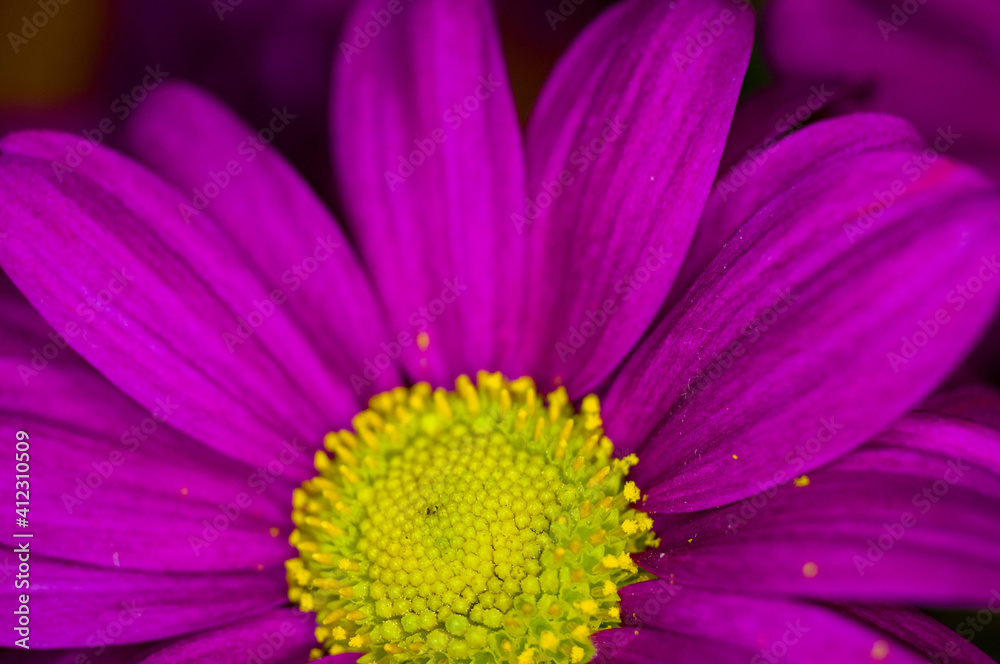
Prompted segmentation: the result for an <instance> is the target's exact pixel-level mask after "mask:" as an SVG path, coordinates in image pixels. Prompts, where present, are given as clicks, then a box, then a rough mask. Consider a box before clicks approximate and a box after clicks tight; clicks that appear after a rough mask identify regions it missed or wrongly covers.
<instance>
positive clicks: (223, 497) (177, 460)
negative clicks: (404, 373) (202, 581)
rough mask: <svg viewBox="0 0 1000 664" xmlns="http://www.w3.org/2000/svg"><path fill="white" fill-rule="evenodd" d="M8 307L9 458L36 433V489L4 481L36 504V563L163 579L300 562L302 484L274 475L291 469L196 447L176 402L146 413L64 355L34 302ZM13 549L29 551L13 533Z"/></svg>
mask: <svg viewBox="0 0 1000 664" xmlns="http://www.w3.org/2000/svg"><path fill="white" fill-rule="evenodd" d="M0 307H2V309H3V312H4V320H5V325H4V327H3V329H2V330H0V348H2V349H3V350H2V351H0V413H2V415H3V417H2V418H0V419H2V423H0V429H2V431H3V448H4V450H5V451H6V452H5V453H6V454H7V456H8V457H9V458H11V459H15V445H16V444H17V442H18V440H19V438H18V432H21V431H23V432H24V435H22V436H21V437H22V438H24V440H23V441H21V442H23V446H22V447H23V448H26V449H25V456H24V457H23V458H22V460H24V461H25V463H26V464H27V468H29V473H28V475H29V479H30V481H29V482H28V483H26V484H23V485H19V484H17V478H16V477H15V475H14V473H10V474H7V475H4V476H3V477H0V495H3V496H4V497H5V499H7V501H8V504H11V505H14V504H15V502H16V500H19V499H20V500H23V499H24V498H25V497H28V504H29V505H30V510H26V514H27V516H28V518H27V519H26V521H27V525H28V526H30V528H27V527H26V530H24V531H23V532H31V533H32V535H33V538H32V540H31V548H32V551H33V552H37V553H40V554H43V555H48V556H53V557H60V558H63V559H66V560H72V561H77V562H84V563H90V564H92V565H99V566H104V567H120V568H122V569H132V570H156V571H163V570H188V571H204V570H210V569H221V570H235V569H245V570H253V569H255V568H256V567H257V565H261V564H263V565H274V564H279V563H280V562H281V561H282V559H283V558H286V557H288V553H289V547H288V546H287V543H286V542H285V541H284V539H285V537H287V534H288V532H287V531H288V528H287V525H286V523H287V512H288V508H287V505H289V504H290V501H291V485H290V484H289V483H288V482H287V481H284V480H283V479H282V474H283V473H282V472H277V473H274V472H273V471H282V470H284V467H285V466H284V464H282V465H281V467H273V468H272V469H271V470H270V471H268V470H267V469H264V470H263V471H258V470H257V469H254V468H252V467H250V466H247V465H245V464H243V463H240V462H237V461H234V460H232V459H230V458H227V457H225V456H223V455H222V454H220V453H218V452H214V451H212V450H211V449H209V448H207V447H205V446H203V445H201V444H199V443H197V442H195V441H193V440H191V439H190V438H189V437H188V436H185V435H184V434H181V433H180V432H178V431H177V430H176V429H174V428H172V427H171V426H170V420H171V418H172V415H173V413H174V408H175V407H176V405H177V404H176V403H175V401H173V400H172V399H165V400H164V401H163V402H162V404H161V405H159V406H156V407H155V408H154V409H153V412H149V411H145V410H143V409H142V408H141V407H139V406H138V405H137V404H136V403H135V402H133V401H132V400H131V399H129V398H128V397H126V396H125V395H124V394H122V393H121V392H120V391H119V390H118V389H117V388H116V387H115V386H113V385H112V384H110V383H109V382H108V381H107V380H106V379H105V378H103V377H102V376H101V375H100V374H99V373H97V372H96V371H95V370H94V369H92V368H91V367H89V366H88V365H87V364H86V363H85V362H84V361H83V360H82V359H81V358H80V357H79V356H78V355H77V354H76V353H75V352H74V351H73V350H72V349H70V348H59V347H58V346H57V345H56V344H55V343H54V342H53V341H52V339H51V338H50V337H49V336H48V334H53V333H52V330H51V328H48V326H46V325H45V324H44V322H43V321H42V320H41V317H40V316H38V314H37V313H36V312H34V311H33V310H32V309H31V307H30V306H29V305H28V303H27V302H25V301H24V300H23V299H21V298H20V297H17V298H15V297H9V296H2V297H0ZM298 454H299V455H300V456H301V455H304V454H305V452H304V450H303V451H299V452H298ZM286 460H287V461H291V460H292V459H286ZM278 463H280V462H278ZM18 489H24V490H26V493H25V494H24V495H23V496H21V497H20V498H18V497H17V496H16V493H15V492H16V490H18ZM213 522H217V523H214V524H213ZM219 525H222V526H223V528H222V532H221V533H220V531H219V528H218V526H219ZM271 528H275V531H270V529H271ZM272 532H273V533H274V534H273V536H272ZM280 535H283V536H281V537H279V536H280ZM206 537H207V538H208V540H209V541H206V539H205V538H206ZM2 539H3V540H4V542H5V543H6V544H7V545H10V546H12V547H13V546H16V545H17V544H19V541H18V539H17V538H15V537H12V534H11V532H10V531H7V532H6V533H4V534H3V536H2Z"/></svg>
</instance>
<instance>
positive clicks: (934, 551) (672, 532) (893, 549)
mask: <svg viewBox="0 0 1000 664" xmlns="http://www.w3.org/2000/svg"><path fill="white" fill-rule="evenodd" d="M922 421H923V418H922V417H920V416H919V415H918V416H916V417H911V416H907V417H905V418H902V419H901V424H900V425H896V426H894V427H893V429H890V432H889V433H887V434H886V435H885V436H880V437H879V439H878V440H877V441H875V442H872V443H870V444H867V445H865V446H863V447H861V448H859V449H858V450H856V451H854V452H852V453H851V454H848V455H846V456H844V457H843V458H842V459H839V460H837V461H835V462H834V463H832V464H830V465H828V466H826V467H824V468H821V469H818V470H816V471H813V472H809V473H808V474H807V475H798V473H799V472H801V471H802V470H804V465H805V464H804V462H803V459H804V455H808V454H810V446H809V445H808V444H806V445H804V446H802V448H801V449H800V450H799V453H800V454H801V455H803V456H796V457H794V458H793V459H791V461H790V463H789V465H788V467H787V468H786V470H785V472H783V473H781V474H775V476H774V477H773V478H771V479H770V480H769V481H768V483H767V484H762V485H761V489H762V491H761V492H760V493H758V494H757V495H755V496H752V497H750V498H747V499H744V500H743V501H741V502H739V503H734V504H732V505H728V506H726V507H723V508H718V509H714V510H708V511H705V512H701V513H696V514H688V515H671V516H669V517H666V518H664V520H663V522H662V524H660V526H661V527H660V528H659V529H658V532H660V533H662V535H663V537H664V541H663V546H662V547H661V548H660V550H658V551H652V552H649V553H645V554H641V555H640V557H639V558H640V561H641V564H642V565H644V566H648V568H649V569H650V570H651V571H653V572H655V573H658V574H662V575H666V576H667V578H671V579H673V580H675V581H676V582H677V583H679V584H682V585H685V584H690V585H698V586H702V587H711V588H717V589H735V590H738V591H742V592H762V593H791V594H797V595H802V596H808V597H812V598H815V599H828V600H838V599H839V600H844V601H866V602H890V601H898V600H908V601H912V602H915V603H919V604H921V605H922V606H961V605H969V606H976V605H978V604H980V603H981V602H983V601H985V599H986V597H984V592H985V593H986V595H988V594H989V593H988V589H989V588H991V587H995V586H998V584H1000V571H998V570H997V568H996V563H995V561H996V560H997V558H998V556H1000V542H998V540H997V538H996V533H997V532H998V530H1000V475H998V474H997V473H996V472H995V471H994V470H992V469H990V468H987V467H983V466H981V465H979V464H978V463H976V462H975V461H973V460H972V458H970V457H971V456H972V455H971V454H970V455H968V456H967V455H966V452H967V451H968V450H973V449H976V448H983V449H988V450H990V451H989V452H983V453H981V454H984V455H989V454H995V453H996V450H997V444H998V440H997V437H996V434H995V432H993V433H992V434H989V435H986V434H984V433H983V432H982V431H981V429H980V428H964V427H962V426H961V425H959V424H956V425H955V426H953V427H952V428H951V429H950V431H949V437H952V438H954V439H956V441H955V442H953V443H949V444H948V445H947V446H941V445H935V442H934V440H933V439H934V438H938V439H939V440H940V439H941V438H942V437H941V436H940V429H939V426H943V425H939V426H933V425H932V426H927V425H926V424H925V423H924V424H922ZM904 435H909V436H910V437H911V438H919V437H925V439H924V440H920V441H917V440H913V441H912V442H911V443H908V444H906V445H899V444H893V443H892V442H891V441H893V440H896V439H898V438H899V437H900V436H904ZM935 447H937V449H936V450H935V451H929V450H934V449H935ZM947 452H954V453H955V454H949V453H947ZM793 478H795V479H793ZM796 480H797V481H796ZM928 570H933V574H929V573H928Z"/></svg>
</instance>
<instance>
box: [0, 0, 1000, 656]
mask: <svg viewBox="0 0 1000 664" xmlns="http://www.w3.org/2000/svg"><path fill="white" fill-rule="evenodd" d="M389 4H391V5H392V7H393V8H395V9H393V10H392V11H390V10H389V9H386V7H388V5H386V4H385V3H381V2H378V1H376V2H371V3H369V2H363V3H361V6H360V7H359V8H358V9H357V10H356V13H355V15H354V17H353V18H352V19H350V20H349V21H348V25H349V26H353V25H355V24H357V25H361V26H362V28H363V29H367V28H366V27H365V26H366V25H367V24H368V22H370V21H376V22H379V23H380V24H381V27H380V28H379V27H377V26H376V27H373V28H372V32H373V33H374V34H373V35H372V36H371V39H370V40H369V41H367V42H364V43H362V42H359V43H357V44H355V47H356V49H357V52H355V53H352V57H351V58H350V61H348V59H347V58H344V59H343V60H342V61H341V63H340V64H339V65H337V72H336V77H335V84H334V93H333V101H334V111H333V113H332V115H331V120H332V123H333V136H335V137H336V138H335V139H334V144H333V154H334V163H335V166H336V170H337V172H338V176H339V180H338V182H339V185H340V193H341V199H342V200H343V206H344V210H343V213H344V214H343V216H344V218H345V220H346V221H347V222H348V225H349V228H350V230H351V235H350V238H351V240H350V241H349V240H348V239H347V238H346V237H345V236H344V235H343V234H342V233H341V231H340V230H339V228H338V226H337V225H336V223H335V222H334V220H333V219H332V217H331V215H330V213H329V212H328V211H326V210H325V209H324V208H323V206H322V205H321V204H320V203H319V202H318V199H317V198H316V197H315V196H314V195H313V194H312V193H311V192H310V191H309V190H308V188H307V187H306V186H305V185H304V184H302V182H301V181H300V180H299V179H298V177H297V176H296V175H295V173H294V172H292V170H291V169H290V168H289V167H288V165H287V164H286V163H285V162H284V161H283V160H282V159H281V158H280V157H279V156H277V155H276V154H275V152H274V150H273V149H269V148H267V147H266V146H265V145H264V143H266V142H267V140H266V139H267V136H268V135H269V133H268V132H271V133H273V132H276V131H278V130H279V128H280V126H281V123H282V122H285V121H289V122H293V121H294V118H289V117H288V114H287V112H286V111H285V110H284V109H275V116H274V124H273V126H270V127H262V128H258V130H253V129H251V128H249V127H246V126H243V125H242V124H241V123H240V122H238V121H237V120H236V119H234V118H233V117H232V116H231V115H230V114H229V113H228V112H227V111H226V110H225V109H223V108H220V106H219V105H218V104H217V103H215V102H214V101H213V100H211V99H209V98H207V97H206V96H205V95H204V94H203V93H201V92H199V91H197V90H195V89H193V88H191V87H187V86H184V85H171V86H167V85H164V86H163V87H162V89H160V90H159V91H158V92H157V94H156V95H155V96H154V97H153V98H151V99H150V100H149V101H148V103H147V104H146V105H145V107H144V108H143V110H142V113H141V114H140V115H139V116H137V117H136V118H135V119H134V122H133V123H132V124H131V125H130V128H129V130H130V135H129V139H130V146H131V150H132V152H133V157H134V159H135V160H133V159H132V158H129V157H125V156H122V155H120V154H117V153H114V152H112V151H110V150H107V149H103V148H93V149H92V150H90V153H89V154H88V155H85V156H84V158H83V159H81V160H80V161H79V162H78V163H76V164H75V165H73V166H72V167H70V168H68V169H67V168H65V164H63V161H62V160H64V159H65V157H66V155H67V152H68V151H70V150H72V149H74V148H77V147H78V146H77V145H76V144H77V143H78V139H77V138H76V137H72V136H65V135H60V134H54V133H24V134H16V135H13V136H9V137H7V138H6V139H5V140H4V141H3V142H2V143H0V150H2V155H0V206H2V209H3V217H2V222H0V223H2V226H0V230H2V232H3V233H4V234H5V235H4V238H3V242H2V244H0V264H2V266H3V269H4V271H5V272H6V273H7V274H8V275H9V276H10V278H11V279H12V281H13V282H14V283H15V284H16V285H17V287H18V288H19V289H20V291H21V292H22V293H23V294H24V296H26V297H27V300H28V301H29V302H30V305H31V306H33V307H34V309H35V310H37V312H38V313H40V314H41V317H39V316H38V315H37V314H35V313H34V312H32V311H31V309H30V307H29V306H28V305H27V304H26V303H25V302H24V301H23V300H22V299H21V298H20V296H17V295H16V294H7V295H5V300H6V301H7V303H6V305H5V308H4V310H5V312H6V313H5V315H6V317H7V320H8V322H7V324H5V326H4V328H3V332H2V334H3V337H4V339H3V341H4V344H3V348H4V354H3V362H4V370H3V371H2V372H0V375H2V376H3V380H4V388H3V392H2V394H3V396H2V399H3V402H2V404H3V405H2V407H3V411H4V414H5V416H4V420H3V433H2V435H3V441H4V443H3V444H4V447H5V449H10V448H14V447H15V442H14V441H16V440H18V434H17V432H19V431H23V432H25V433H24V434H23V435H21V436H20V438H21V439H26V440H27V441H28V442H29V446H28V447H30V464H31V471H30V473H29V474H30V476H31V477H30V483H31V499H30V513H29V515H28V518H27V519H26V520H27V521H28V524H27V525H26V526H24V527H23V528H20V529H18V528H15V530H16V531H17V533H19V534H23V533H28V532H31V533H32V534H33V535H34V537H33V538H31V542H30V569H29V571H28V572H27V573H26V574H27V577H26V578H27V581H28V584H27V585H25V586H24V588H23V591H22V590H15V589H14V588H13V587H11V586H8V591H7V593H6V594H5V597H6V600H5V602H7V604H6V605H7V606H15V605H20V604H25V603H27V604H28V605H29V606H30V619H29V620H28V621H27V622H29V624H30V640H29V641H28V642H27V644H29V645H30V646H31V647H32V648H53V649H79V648H94V649H95V650H87V651H84V654H83V656H84V657H85V658H86V657H90V658H92V659H93V660H94V661H112V660H113V659H117V660H119V661H145V662H156V663H159V662H178V661H212V662H265V661H266V662H300V661H304V660H305V659H306V657H307V656H308V655H309V654H310V652H311V654H312V655H313V656H320V655H325V654H326V653H332V655H331V656H330V658H329V659H328V660H325V661H329V662H338V663H339V662H351V661H354V660H356V659H358V658H359V657H360V658H362V661H364V662H373V661H386V662H389V661H396V662H406V661H423V662H433V661H473V662H482V663H485V662H491V661H494V662H517V663H519V664H527V663H532V662H534V663H540V662H546V661H555V662H579V661H585V660H587V659H593V660H595V661H612V662H655V661H665V660H666V661H670V660H677V661H685V662H712V663H716V662H737V661H738V662H746V661H747V660H749V661H751V662H764V661H766V662H775V661H779V660H781V661H786V662H819V661H836V662H845V661H851V662H854V661H857V662H864V661H890V662H920V661H924V659H925V653H930V654H934V653H936V652H938V651H941V652H945V653H948V656H949V657H951V658H952V660H951V661H956V660H961V661H968V662H976V661H984V660H983V656H982V654H981V653H978V651H976V650H975V649H974V648H971V647H970V646H968V644H966V643H965V642H964V641H961V640H960V639H956V638H954V634H953V633H951V632H949V631H948V630H946V629H945V628H944V627H943V626H941V625H939V624H937V623H935V622H933V621H931V620H930V619H928V618H927V617H925V616H924V615H923V614H921V613H919V612H917V611H915V610H913V609H910V608H908V607H907V605H906V604H905V602H917V603H920V604H921V605H924V606H931V605H940V606H945V605H972V606H988V605H989V602H991V601H992V599H993V598H992V597H991V589H992V588H996V587H997V586H998V585H1000V569H998V568H997V566H996V564H995V562H996V560H997V559H998V555H1000V538H998V536H997V533H998V532H1000V530H998V526H1000V523H998V521H1000V509H998V508H1000V451H998V450H1000V448H998V435H1000V434H998V433H997V432H996V430H995V429H994V428H993V424H994V422H992V420H990V419H988V417H987V413H988V412H989V409H991V408H995V404H996V403H997V397H996V396H995V395H993V394H992V393H988V392H982V391H974V392H966V393H962V394H958V395H954V394H952V395H946V396H939V397H938V398H937V399H936V400H934V401H931V402H929V403H924V399H925V398H926V397H927V396H928V395H929V394H930V393H931V392H932V391H933V390H934V389H935V387H936V386H937V385H938V384H939V382H940V381H941V380H942V379H943V378H945V377H947V375H948V374H949V372H950V371H951V370H952V368H953V367H954V366H955V365H956V363H957V362H959V361H960V360H961V358H962V357H963V354H964V353H965V352H966V351H967V349H968V348H969V347H970V346H971V345H972V344H973V343H974V342H975V339H976V337H977V334H978V333H979V332H980V331H981V329H982V326H983V325H984V323H985V321H987V320H988V319H989V317H990V316H991V315H992V313H993V309H994V306H995V303H996V291H997V288H996V286H997V283H998V280H997V279H996V275H997V272H998V271H1000V265H998V264H997V262H996V261H997V258H996V253H995V252H996V250H997V249H996V248H997V245H998V243H1000V227H998V225H997V213H998V209H1000V206H998V202H997V200H996V197H995V196H994V195H993V194H992V193H991V190H990V187H989V185H988V184H987V183H986V182H984V181H983V179H982V178H981V177H980V176H979V175H977V174H976V173H975V172H973V171H972V170H971V169H968V168H966V167H964V166H962V165H960V164H958V163H955V162H953V161H950V160H948V159H941V160H939V161H937V162H936V163H935V164H934V165H933V167H932V168H930V169H929V170H928V171H927V172H926V174H925V176H924V177H923V178H921V180H920V181H919V183H918V184H916V185H913V186H905V187H902V188H901V185H897V184H896V182H897V180H898V179H899V177H900V172H901V171H902V169H904V168H905V167H906V165H907V163H908V162H909V161H910V160H912V159H914V158H915V156H916V155H917V154H919V152H920V151H921V150H922V149H923V146H922V144H921V142H920V139H919V138H918V137H917V136H916V135H915V134H914V132H913V131H912V130H911V129H910V128H909V126H907V125H906V124H905V123H902V122H900V121H898V120H894V119H892V118H889V117H884V116H877V115H863V116H851V117H844V118H840V119H838V120H835V121H830V122H825V123H818V124H815V125H813V126H810V127H808V128H805V129H803V130H801V131H799V132H796V133H794V134H793V135H792V136H790V137H789V138H787V139H785V140H783V141H782V142H781V143H780V144H779V145H778V146H776V147H775V148H774V149H773V150H770V151H769V152H768V158H767V159H766V160H764V161H763V162H762V163H761V165H760V167H759V168H760V170H759V172H758V173H757V174H756V175H755V177H754V179H753V181H752V183H747V184H746V186H727V187H722V186H716V187H713V180H714V179H715V175H716V169H717V167H718V162H719V155H720V154H721V151H722V148H723V144H724V142H725V138H726V133H727V128H728V126H729V122H730V120H731V117H732V113H733V108H734V105H735V102H736V98H737V94H738V90H739V86H740V82H741V79H742V76H743V71H744V68H745V66H746V62H747V58H748V54H749V49H750V42H751V34H752V14H751V12H750V11H749V10H746V9H745V8H744V4H743V3H733V2H728V1H723V0H712V1H706V2H678V3H660V2H650V1H647V0H635V1H632V2H626V3H624V4H622V5H620V6H618V7H616V8H615V9H614V10H612V11H610V12H609V13H608V14H607V15H605V16H604V17H603V18H601V19H600V20H599V21H597V22H596V23H595V24H594V25H593V26H592V27H591V28H590V29H589V30H588V31H587V32H585V33H584V35H583V36H582V37H581V38H580V40H579V41H578V43H577V44H576V45H575V46H574V47H573V48H572V49H571V51H570V52H569V53H568V55H567V56H566V57H565V58H564V60H563V61H562V63H561V64H560V65H559V67H558V68H557V70H556V71H555V73H554V75H553V78H552V80H551V81H550V82H549V84H548V86H547V88H546V90H545V91H544V93H543V95H542V98H541V100H540V102H539V104H538V106H537V108H536V109H535V112H534V115H533V118H532V120H531V123H530V125H529V127H528V131H527V136H526V138H525V139H524V140H523V141H522V137H521V135H520V133H519V131H518V127H517V124H516V120H515V117H514V112H513V105H512V102H511V99H510V96H509V92H508V87H507V81H506V78H505V75H504V72H503V63H502V61H501V58H500V53H499V46H498V43H497V39H496V36H495V33H494V30H493V26H492V19H491V13H490V9H489V7H488V3H486V2H485V0H482V1H478V0H477V1H475V2H457V1H450V0H421V1H420V2H413V3H398V4H394V3H389ZM383 11H385V12H388V13H387V14H383V13H381V12H383ZM373 12H374V14H373ZM77 151H79V150H77ZM60 164H63V166H64V167H59V165H60ZM883 191H891V192H893V193H894V199H893V202H892V203H891V204H888V203H883V204H882V205H883V207H882V208H881V209H878V208H874V207H872V206H874V205H875V204H876V203H877V202H878V200H879V195H880V194H881V192H883ZM859 208H860V209H863V210H867V211H868V214H869V215H870V216H871V217H872V218H873V222H872V223H870V224H865V225H859V219H858V215H859V212H858V210H859ZM931 222H933V223H931ZM355 246H356V249H357V254H359V255H360V260H359V258H358V257H357V256H356V253H355V249H354V247H355ZM362 265H364V266H365V267H364V268H363V267H362ZM43 319H44V323H43ZM45 323H47V325H46V324H45ZM49 326H51V328H50V327H49ZM591 394H593V395H595V396H589V395H591ZM922 403H924V405H923V406H920V404H922ZM918 406H919V407H920V408H921V409H920V410H915V411H911V410H910V409H912V408H915V407H918ZM994 412H995V411H994ZM22 442H23V441H22ZM321 443H322V445H323V447H324V449H323V450H319V451H317V448H318V447H319V446H320V444H321ZM11 451H12V452H13V450H11ZM8 457H9V458H12V457H11V455H8ZM2 477H3V478H4V479H3V480H2V481H3V482H4V487H5V493H4V495H9V496H10V497H11V498H13V495H14V491H15V486H14V484H13V482H14V479H13V473H5V474H3V475H2ZM296 487H297V489H296ZM11 502H12V501H11ZM290 514H291V517H290V516H289V515H290ZM12 518H13V517H12ZM10 532H11V531H10V530H9V529H8V531H7V533H10ZM3 537H4V541H5V542H7V543H13V544H17V545H20V544H22V543H23V539H25V538H16V539H15V538H13V537H11V536H10V534H5V535H3ZM289 541H290V542H291V544H292V545H293V546H294V548H293V547H290V546H289V545H288V542H289ZM286 561H287V564H286ZM29 585H30V587H29ZM19 592H24V593H26V594H30V601H29V602H20V601H19V598H17V593H19ZM289 598H290V599H291V600H292V602H293V603H294V605H292V606H290V605H289ZM300 608H302V609H305V610H306V611H305V612H303V611H300V610H299V609H300ZM4 615H6V616H7V618H6V623H5V624H6V625H8V629H7V634H8V636H9V635H11V634H16V631H14V630H13V628H15V627H17V626H18V621H20V620H21V619H20V618H19V616H18V615H17V614H14V613H13V612H12V611H9V610H7V609H5V610H4ZM152 643H155V646H153V647H152V648H151V649H147V648H145V647H144V646H142V645H139V646H136V647H135V648H129V649H124V650H122V649H120V648H118V646H122V645H126V644H152ZM108 646H112V648H110V649H106V648H107V647H108ZM75 656H76V655H75V654H73V653H70V654H66V655H65V657H66V658H67V659H68V660H69V661H75V660H73V658H74V657H75ZM97 657H101V658H102V659H100V660H97Z"/></svg>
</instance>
